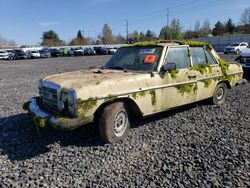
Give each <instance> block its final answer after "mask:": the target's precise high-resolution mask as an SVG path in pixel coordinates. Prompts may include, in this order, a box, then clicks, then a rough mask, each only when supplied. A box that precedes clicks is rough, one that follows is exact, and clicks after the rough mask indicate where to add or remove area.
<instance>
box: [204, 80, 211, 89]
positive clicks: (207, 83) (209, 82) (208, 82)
mask: <svg viewBox="0 0 250 188" xmlns="http://www.w3.org/2000/svg"><path fill="white" fill-rule="evenodd" d="M202 82H203V83H204V85H205V87H209V86H210V84H211V83H212V79H209V80H203V81H202Z"/></svg>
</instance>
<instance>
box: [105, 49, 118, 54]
mask: <svg viewBox="0 0 250 188" xmlns="http://www.w3.org/2000/svg"><path fill="white" fill-rule="evenodd" d="M107 49H108V54H115V52H116V51H117V49H116V48H107Z"/></svg>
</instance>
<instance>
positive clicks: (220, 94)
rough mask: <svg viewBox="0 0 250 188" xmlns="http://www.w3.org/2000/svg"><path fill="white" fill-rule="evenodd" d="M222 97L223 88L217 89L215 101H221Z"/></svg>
mask: <svg viewBox="0 0 250 188" xmlns="http://www.w3.org/2000/svg"><path fill="white" fill-rule="evenodd" d="M223 97H224V89H223V88H219V89H218V91H217V94H216V99H217V100H218V101H220V100H222V99H223Z"/></svg>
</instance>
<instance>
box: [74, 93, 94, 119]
mask: <svg viewBox="0 0 250 188" xmlns="http://www.w3.org/2000/svg"><path fill="white" fill-rule="evenodd" d="M96 104H97V99H96V98H93V97H90V98H88V99H87V100H81V99H77V116H78V117H85V115H86V113H87V112H88V111H89V110H90V109H92V108H94V107H95V106H96Z"/></svg>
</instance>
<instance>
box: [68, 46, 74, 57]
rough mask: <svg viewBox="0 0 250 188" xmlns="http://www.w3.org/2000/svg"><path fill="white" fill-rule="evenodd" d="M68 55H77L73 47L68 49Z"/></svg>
mask: <svg viewBox="0 0 250 188" xmlns="http://www.w3.org/2000/svg"><path fill="white" fill-rule="evenodd" d="M68 56H75V51H74V49H73V48H69V49H68Z"/></svg>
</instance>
